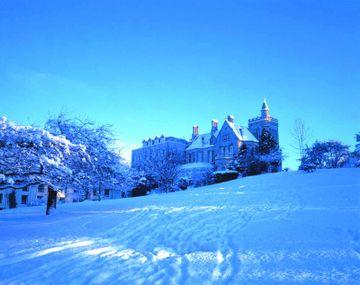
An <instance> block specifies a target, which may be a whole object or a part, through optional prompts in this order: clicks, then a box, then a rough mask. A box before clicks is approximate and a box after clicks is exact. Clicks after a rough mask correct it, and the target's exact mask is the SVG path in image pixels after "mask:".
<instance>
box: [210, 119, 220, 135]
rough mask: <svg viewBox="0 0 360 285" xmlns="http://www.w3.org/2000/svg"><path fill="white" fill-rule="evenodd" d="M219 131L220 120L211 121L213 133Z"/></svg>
mask: <svg viewBox="0 0 360 285" xmlns="http://www.w3.org/2000/svg"><path fill="white" fill-rule="evenodd" d="M217 130H218V120H216V119H212V120H211V133H215V132H216V131H217Z"/></svg>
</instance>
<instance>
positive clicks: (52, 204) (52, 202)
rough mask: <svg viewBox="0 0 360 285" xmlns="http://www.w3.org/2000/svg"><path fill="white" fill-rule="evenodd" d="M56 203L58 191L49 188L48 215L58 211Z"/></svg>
mask: <svg viewBox="0 0 360 285" xmlns="http://www.w3.org/2000/svg"><path fill="white" fill-rule="evenodd" d="M56 201H57V191H55V190H54V189H53V188H52V187H49V188H48V200H47V207H46V215H50V213H51V211H52V209H56Z"/></svg>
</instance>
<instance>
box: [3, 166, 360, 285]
mask: <svg viewBox="0 0 360 285" xmlns="http://www.w3.org/2000/svg"><path fill="white" fill-rule="evenodd" d="M44 212H45V209H44V207H32V208H21V209H20V208H19V209H15V210H6V211H2V212H0V229H1V233H0V283H1V284H7V285H8V284H324V283H325V284H360V169H338V170H323V171H317V172H315V173H313V174H305V173H296V172H292V173H279V174H269V175H262V176H257V177H249V178H245V179H238V180H236V181H231V182H226V183H222V184H217V185H212V186H207V187H202V188H197V189H192V190H187V191H183V192H177V193H172V194H163V195H152V196H148V197H140V198H132V199H121V200H111V201H102V202H84V203H79V204H77V203H74V204H66V205H59V206H58V209H57V210H56V212H54V214H53V215H51V216H45V215H44Z"/></svg>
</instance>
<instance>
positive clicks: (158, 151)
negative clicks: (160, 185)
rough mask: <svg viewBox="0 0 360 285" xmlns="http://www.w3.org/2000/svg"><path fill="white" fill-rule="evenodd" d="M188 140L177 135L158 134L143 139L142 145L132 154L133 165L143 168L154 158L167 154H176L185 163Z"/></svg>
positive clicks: (160, 157)
mask: <svg viewBox="0 0 360 285" xmlns="http://www.w3.org/2000/svg"><path fill="white" fill-rule="evenodd" d="M187 146H188V141H186V140H184V139H180V138H175V137H165V136H163V135H161V136H159V137H158V136H156V137H155V138H154V139H148V140H143V142H142V147H140V148H138V149H134V150H133V151H132V154H131V167H133V168H136V169H139V170H142V169H145V168H146V167H148V166H149V165H151V163H152V162H153V161H154V160H158V159H162V158H163V157H165V156H167V155H172V156H176V157H177V159H178V160H179V161H180V162H181V163H185V149H186V147H187Z"/></svg>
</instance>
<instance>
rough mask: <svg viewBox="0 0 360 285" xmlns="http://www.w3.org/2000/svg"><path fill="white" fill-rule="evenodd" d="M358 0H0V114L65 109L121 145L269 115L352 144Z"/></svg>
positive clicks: (37, 120)
mask: <svg viewBox="0 0 360 285" xmlns="http://www.w3.org/2000/svg"><path fill="white" fill-rule="evenodd" d="M359 50H360V2H359V1H224V0H222V1H187V0H182V1H174V0H162V1H160V0H159V1H151V0H148V1H136V0H128V1H91V0H87V1H80V0H77V1H73V0H71V1H70V0H68V1H66V0H62V1H56V0H52V1H36V0H32V1H17V0H9V1H7V0H0V99H1V100H0V115H5V116H7V117H8V118H9V119H11V120H13V121H16V122H17V123H19V124H29V123H31V124H36V125H40V126H41V125H42V124H43V123H44V122H45V121H46V119H47V118H48V117H49V115H55V114H57V113H58V112H59V111H61V110H65V111H67V112H69V113H70V114H72V115H74V116H80V117H83V116H88V117H90V118H92V119H94V120H96V121H98V122H100V123H111V124H113V125H114V127H115V129H116V132H117V135H118V136H119V138H120V139H121V140H122V141H123V142H124V143H125V144H126V146H127V147H126V148H127V150H129V149H131V148H133V147H135V146H136V145H139V144H140V142H141V140H142V139H143V138H148V137H152V136H155V135H157V134H162V133H164V134H166V135H173V136H179V137H185V138H189V137H190V136H191V128H192V125H193V124H199V126H200V132H205V131H208V130H209V128H210V121H211V119H212V118H218V119H219V120H220V122H222V121H223V119H224V118H225V116H226V115H227V114H234V115H235V118H236V120H237V122H238V123H240V124H242V125H246V124H247V120H248V119H249V118H251V117H254V116H257V115H258V113H259V111H260V107H261V101H262V99H263V98H264V97H266V99H267V101H268V103H269V105H270V109H271V114H272V115H273V116H274V117H276V118H278V119H279V122H280V140H281V145H282V147H283V149H284V151H285V153H286V154H287V156H288V157H287V159H286V161H285V165H290V166H291V167H295V166H296V156H295V154H294V151H293V150H292V148H291V147H290V144H291V135H290V132H291V129H292V126H293V123H294V120H295V119H296V118H302V119H304V121H305V122H306V124H307V125H308V127H309V128H310V129H311V130H312V136H313V139H339V140H342V141H343V142H345V143H347V144H349V145H353V144H354V134H355V133H356V132H358V131H360V112H359V108H360V94H359V91H360V53H359Z"/></svg>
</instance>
